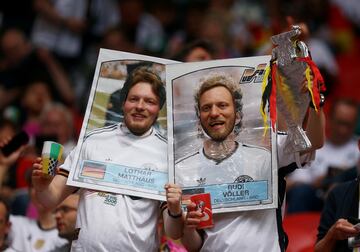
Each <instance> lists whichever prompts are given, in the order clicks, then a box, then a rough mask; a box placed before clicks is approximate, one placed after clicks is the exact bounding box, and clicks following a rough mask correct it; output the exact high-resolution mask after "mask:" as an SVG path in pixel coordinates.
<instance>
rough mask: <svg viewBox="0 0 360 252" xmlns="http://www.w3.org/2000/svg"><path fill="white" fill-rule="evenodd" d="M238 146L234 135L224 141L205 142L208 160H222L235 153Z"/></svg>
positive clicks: (210, 140) (208, 140)
mask: <svg viewBox="0 0 360 252" xmlns="http://www.w3.org/2000/svg"><path fill="white" fill-rule="evenodd" d="M236 146H237V144H236V142H235V135H234V134H233V133H232V134H230V135H229V136H228V137H227V138H226V139H225V140H223V141H214V140H212V139H206V140H205V141H204V152H205V155H206V156H207V157H208V158H211V159H215V160H222V159H225V158H227V157H229V156H230V155H231V154H232V153H234V151H235V149H236Z"/></svg>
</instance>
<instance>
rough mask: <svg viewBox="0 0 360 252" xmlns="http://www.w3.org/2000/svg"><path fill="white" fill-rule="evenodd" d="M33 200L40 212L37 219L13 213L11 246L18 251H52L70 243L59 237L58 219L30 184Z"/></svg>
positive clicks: (10, 236) (11, 217) (11, 218)
mask: <svg viewBox="0 0 360 252" xmlns="http://www.w3.org/2000/svg"><path fill="white" fill-rule="evenodd" d="M29 190H30V193H29V194H30V198H31V202H32V203H33V204H34V206H35V207H36V210H37V212H38V218H37V219H30V218H28V217H25V216H18V215H11V216H10V221H11V224H12V225H11V229H10V233H9V239H10V244H11V247H12V248H14V249H15V250H17V251H44V252H45V251H52V250H54V249H56V248H59V247H62V246H64V245H65V244H67V243H68V241H67V240H65V239H63V238H60V237H59V232H58V230H57V229H56V220H55V217H54V215H53V213H52V211H51V210H50V209H46V208H44V207H43V206H42V205H41V204H40V202H39V201H38V200H37V199H36V197H35V190H34V188H33V187H32V185H30V188H29Z"/></svg>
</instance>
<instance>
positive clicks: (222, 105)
mask: <svg viewBox="0 0 360 252" xmlns="http://www.w3.org/2000/svg"><path fill="white" fill-rule="evenodd" d="M218 107H219V108H221V109H226V108H227V107H228V104H227V103H226V102H221V103H220V104H219V105H218Z"/></svg>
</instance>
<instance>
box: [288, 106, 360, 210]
mask: <svg viewBox="0 0 360 252" xmlns="http://www.w3.org/2000/svg"><path fill="white" fill-rule="evenodd" d="M358 109H359V105H358V104H357V103H356V102H354V101H351V100H347V99H339V100H337V101H335V102H334V104H333V105H332V108H331V110H330V114H329V118H328V129H329V134H328V137H327V139H326V141H325V144H324V146H323V147H322V148H321V149H319V150H318V151H317V152H316V157H315V160H314V161H313V162H312V163H311V164H309V165H307V167H305V168H306V169H297V170H296V171H294V172H293V173H292V174H291V175H290V176H289V177H288V178H287V183H288V191H287V199H288V212H289V213H293V212H299V211H320V210H321V209H322V205H323V199H324V197H325V195H324V193H325V194H326V191H327V190H328V189H329V188H330V187H332V186H333V185H334V184H335V183H338V182H343V181H346V180H351V179H353V178H355V177H356V176H357V175H356V165H357V163H358V161H359V158H360V153H359V151H358V148H357V142H356V140H355V138H354V135H353V134H354V130H355V125H356V122H357V116H358Z"/></svg>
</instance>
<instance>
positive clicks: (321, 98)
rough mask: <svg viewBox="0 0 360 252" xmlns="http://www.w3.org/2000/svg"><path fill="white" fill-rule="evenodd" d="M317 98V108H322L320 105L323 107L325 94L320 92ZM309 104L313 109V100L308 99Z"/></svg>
mask: <svg viewBox="0 0 360 252" xmlns="http://www.w3.org/2000/svg"><path fill="white" fill-rule="evenodd" d="M319 99H320V102H319V108H322V107H324V105H325V95H324V94H323V93H320V94H319ZM309 106H310V107H311V108H313V109H315V106H314V104H313V101H310V104H309Z"/></svg>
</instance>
